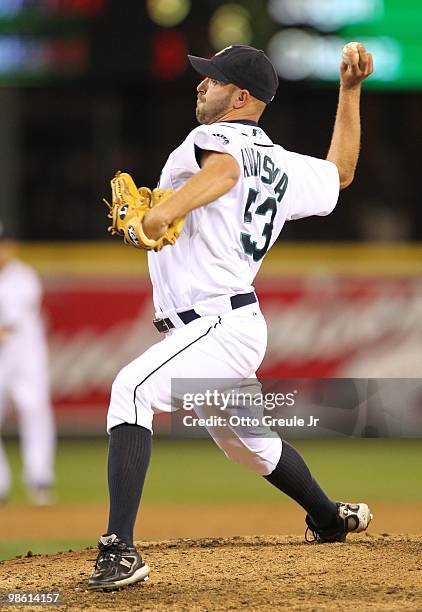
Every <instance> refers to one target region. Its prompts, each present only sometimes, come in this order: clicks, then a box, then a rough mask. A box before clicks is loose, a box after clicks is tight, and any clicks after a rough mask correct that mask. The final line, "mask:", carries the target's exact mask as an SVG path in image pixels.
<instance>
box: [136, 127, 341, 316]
mask: <svg viewBox="0 0 422 612" xmlns="http://www.w3.org/2000/svg"><path fill="white" fill-rule="evenodd" d="M201 150H208V151H217V152H221V153H229V154H230V155H232V156H233V157H234V158H235V159H236V160H237V162H238V164H239V167H240V170H241V174H240V178H239V180H238V182H237V183H236V185H235V186H234V187H233V188H232V189H231V190H230V191H229V192H228V193H225V194H224V195H223V196H221V197H220V198H218V199H217V200H215V201H214V202H212V203H210V204H208V205H207V206H203V207H201V208H198V209H196V210H194V211H192V212H191V213H189V215H188V216H187V218H186V222H185V225H184V228H183V231H182V233H181V235H180V237H179V239H178V240H177V242H176V244H175V245H174V246H172V247H171V248H170V247H165V248H164V249H163V250H162V251H160V252H158V253H155V252H152V251H150V252H149V253H148V262H149V268H150V275H151V280H152V284H153V294H154V306H155V310H156V312H157V313H160V312H166V311H169V310H173V309H184V308H189V307H191V306H193V305H195V304H197V303H198V302H204V301H206V300H209V299H210V298H215V297H217V296H222V295H233V294H235V293H247V292H249V291H252V290H253V287H252V283H253V280H254V278H255V276H256V274H257V272H258V270H259V268H260V266H261V263H262V261H263V258H264V256H265V255H266V253H267V252H268V250H269V249H270V248H271V246H272V245H273V244H274V242H275V241H276V239H277V237H278V235H279V234H280V231H281V229H282V227H283V225H284V223H285V221H289V220H293V219H300V218H301V217H309V216H311V215H327V214H329V213H330V212H331V211H332V210H333V209H334V207H335V205H336V203H337V199H338V194H339V175H338V170H337V167H336V166H335V165H334V164H333V163H331V162H329V161H326V160H322V159H316V158H314V157H309V156H307V155H300V154H298V153H292V152H290V151H286V150H285V149H283V147H281V146H280V145H276V144H274V143H273V142H272V141H271V139H270V138H269V137H268V136H267V135H266V134H265V132H264V131H263V130H262V129H261V128H260V127H258V126H257V125H256V124H255V122H252V121H225V122H218V123H213V124H211V125H201V126H199V127H197V128H195V129H194V130H192V132H190V134H189V135H188V137H187V138H186V140H185V141H184V142H183V143H182V144H181V145H180V146H179V147H178V148H177V149H175V151H173V152H172V153H171V155H170V156H169V158H168V160H167V162H166V164H165V166H164V168H163V171H162V174H161V178H160V182H159V186H160V187H161V188H163V189H168V188H171V189H174V190H178V189H180V188H181V187H182V186H183V185H184V184H185V183H186V181H187V180H188V179H189V178H190V177H192V176H193V175H194V174H196V173H197V172H198V171H199V170H200V166H199V157H200V154H201Z"/></svg>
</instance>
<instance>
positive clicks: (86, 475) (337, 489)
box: [0, 439, 422, 559]
mask: <svg viewBox="0 0 422 612" xmlns="http://www.w3.org/2000/svg"><path fill="white" fill-rule="evenodd" d="M294 445H295V446H296V447H297V448H298V449H299V450H300V452H301V453H302V454H303V456H304V458H305V459H306V461H307V463H308V464H309V466H310V468H311V470H312V473H313V474H314V476H315V477H316V478H317V480H318V481H319V482H320V484H321V485H322V486H323V488H325V489H326V490H327V492H328V494H329V495H330V496H332V497H334V498H337V499H349V500H354V499H355V500H361V499H365V500H366V499H367V500H369V501H372V500H385V501H417V500H422V488H421V486H420V466H421V464H422V440H382V439H372V440H371V439H341V440H306V441H303V440H302V441H295V442H294ZM5 446H6V452H7V455H8V457H9V460H10V464H11V469H12V474H13V482H14V484H13V489H12V492H11V500H10V501H11V502H12V503H11V506H10V511H11V512H13V503H22V502H25V501H26V495H25V489H24V487H23V486H22V484H21V482H20V458H19V447H18V444H17V443H16V442H13V441H8V442H7V443H6V445H5ZM106 463H107V439H103V440H89V441H86V440H85V441H60V442H59V445H58V449H57V461H56V474H57V487H56V493H57V497H58V501H59V502H60V503H79V504H80V503H84V502H85V503H87V504H89V503H104V504H105V503H107V484H106ZM286 500H287V497H285V496H284V495H281V494H280V492H279V491H277V490H276V489H275V488H274V487H272V486H270V485H269V484H268V483H267V482H266V481H265V480H264V479H263V478H259V477H257V476H255V475H254V474H251V473H249V472H248V471H246V470H245V469H244V468H242V467H240V466H237V465H235V464H233V463H232V462H230V461H229V460H228V459H226V457H225V456H224V455H223V453H222V452H221V451H220V450H219V449H218V448H217V447H216V446H215V445H214V444H213V443H212V442H210V441H206V440H204V441H198V440H195V441H178V440H158V439H155V440H154V444H153V458H152V462H151V466H150V470H149V472H148V476H147V481H146V485H145V491H144V496H143V504H148V503H150V504H153V503H155V504H166V503H179V504H191V503H195V502H197V503H200V502H202V503H213V504H220V503H236V502H238V503H245V504H246V503H248V502H251V503H259V502H262V503H271V502H278V503H280V502H283V501H286ZM87 511H89V509H88V510H87ZM28 512H30V510H29V509H28ZM89 545H92V541H91V542H90V541H84V540H72V539H67V540H48V541H39V540H25V541H19V540H13V541H12V540H9V541H7V542H4V541H3V542H1V546H0V548H1V550H0V559H10V558H11V557H14V556H16V555H25V554H26V553H27V551H28V550H31V551H32V552H33V553H47V552H56V551H60V550H62V551H65V550H68V549H69V548H72V549H75V550H78V549H81V548H84V547H86V546H89Z"/></svg>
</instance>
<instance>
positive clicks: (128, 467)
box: [107, 423, 152, 545]
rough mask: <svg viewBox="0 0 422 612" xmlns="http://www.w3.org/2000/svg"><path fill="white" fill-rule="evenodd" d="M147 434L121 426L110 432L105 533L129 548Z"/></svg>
mask: <svg viewBox="0 0 422 612" xmlns="http://www.w3.org/2000/svg"><path fill="white" fill-rule="evenodd" d="M151 437H152V435H151V432H150V431H149V430H148V429H145V427H140V426H139V425H129V424H127V423H122V424H121V425H117V426H116V427H113V428H112V429H111V431H110V441H109V447H108V490H109V495H110V513H109V521H108V529H107V533H115V534H116V535H117V536H118V537H119V538H121V539H122V540H124V541H125V542H126V543H127V544H130V545H133V529H134V526H135V520H136V515H137V512H138V507H139V502H140V500H141V495H142V489H143V486H144V481H145V476H146V473H147V469H148V465H149V461H150V458H151Z"/></svg>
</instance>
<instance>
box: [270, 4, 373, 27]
mask: <svg viewBox="0 0 422 612" xmlns="http://www.w3.org/2000/svg"><path fill="white" fill-rule="evenodd" d="M268 12H269V14H270V15H271V17H272V18H273V19H274V21H277V22H278V23H281V24H283V25H310V26H313V27H314V28H317V29H318V30H322V31H327V32H330V31H333V30H337V29H338V28H341V27H342V26H344V25H346V24H351V23H357V22H361V21H368V20H370V19H371V20H372V19H378V18H381V17H382V16H383V14H384V0H353V1H352V0H349V1H348V2H345V1H343V2H339V1H338V0H270V1H269V3H268Z"/></svg>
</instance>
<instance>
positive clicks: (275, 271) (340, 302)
mask: <svg viewBox="0 0 422 612" xmlns="http://www.w3.org/2000/svg"><path fill="white" fill-rule="evenodd" d="M22 257H23V259H24V260H25V261H27V262H28V263H31V264H32V265H33V266H34V267H35V268H36V269H37V270H38V271H39V272H40V274H41V276H42V278H43V281H44V285H45V300H44V310H45V316H46V322H47V326H48V332H49V339H50V347H51V381H52V391H53V400H54V405H55V409H56V413H57V417H58V421H59V424H60V426H61V427H62V429H63V430H76V431H91V430H92V429H97V428H100V429H101V428H102V427H103V425H104V418H105V411H106V406H107V402H108V397H109V390H110V385H111V382H112V380H113V377H114V375H115V373H116V372H117V371H118V370H119V369H120V368H121V367H122V366H123V365H124V364H126V363H128V362H129V361H130V360H132V359H133V358H134V357H136V356H137V355H139V354H140V353H142V352H143V351H144V350H145V349H146V348H147V347H148V346H150V345H151V344H152V343H153V342H157V341H159V340H160V334H158V332H156V331H155V329H154V328H153V326H152V324H151V319H152V316H153V312H152V305H151V286H150V282H149V280H148V277H147V269H146V255H145V253H142V252H141V253H140V252H139V251H136V250H135V249H131V248H129V247H125V246H122V245H120V244H119V243H117V241H115V242H108V243H100V244H98V243H93V244H65V245H62V244H40V245H36V244H32V245H23V248H22ZM256 289H257V292H258V295H259V298H260V303H261V307H262V310H263V312H264V314H265V316H266V319H267V322H268V332H269V339H268V350H267V354H266V357H265V359H264V362H263V364H262V367H261V369H260V372H259V374H260V375H261V376H264V377H267V376H269V377H274V378H276V377H331V378H332V377H365V378H367V377H379V378H384V377H388V378H391V377H393V378H398V377H415V378H418V377H421V378H422V359H421V355H422V246H419V245H418V246H414V247H410V246H408V245H394V246H382V245H380V246H372V247H371V246H366V245H365V246H356V245H347V244H342V245H335V244H319V245H290V246H280V247H276V248H274V249H273V250H272V251H271V252H270V254H269V255H268V257H267V259H266V260H265V262H264V264H263V266H262V270H261V273H260V275H259V280H258V281H257V283H256Z"/></svg>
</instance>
